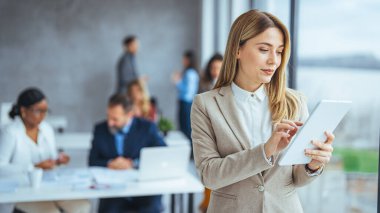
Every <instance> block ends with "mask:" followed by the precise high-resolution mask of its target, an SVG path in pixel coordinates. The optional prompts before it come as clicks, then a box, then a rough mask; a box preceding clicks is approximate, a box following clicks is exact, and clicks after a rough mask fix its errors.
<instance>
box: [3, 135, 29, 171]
mask: <svg viewBox="0 0 380 213" xmlns="http://www.w3.org/2000/svg"><path fill="white" fill-rule="evenodd" d="M16 143H17V139H16V137H15V136H14V134H12V133H11V132H9V131H6V130H1V131H0V177H3V176H9V175H11V174H20V173H22V172H25V171H28V170H29V169H30V168H33V163H32V162H28V163H25V164H21V163H17V164H16V163H13V162H12V158H13V157H14V154H15V151H16ZM20 154H22V153H20Z"/></svg>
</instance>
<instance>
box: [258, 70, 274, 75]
mask: <svg viewBox="0 0 380 213" xmlns="http://www.w3.org/2000/svg"><path fill="white" fill-rule="evenodd" d="M261 71H263V72H264V73H265V74H266V75H272V74H273V72H274V70H271V69H261Z"/></svg>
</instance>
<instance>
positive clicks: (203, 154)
mask: <svg viewBox="0 0 380 213" xmlns="http://www.w3.org/2000/svg"><path fill="white" fill-rule="evenodd" d="M296 94H297V96H298V97H299V102H300V104H301V110H300V113H299V116H298V118H297V120H301V121H304V120H306V118H307V116H308V111H307V106H306V101H304V99H303V98H302V96H301V95H299V94H298V93H297V92H296ZM191 127H192V141H193V148H194V160H195V165H196V167H197V170H198V172H199V174H200V177H201V181H202V183H203V184H204V185H205V187H207V188H210V189H211V190H212V193H211V198H210V204H209V207H208V211H207V212H208V213H213V212H215V213H230V212H231V213H232V212H239V213H240V212H241V213H252V212H255V213H256V212H268V213H279V212H289V213H297V212H303V209H302V206H301V203H300V201H299V198H298V195H297V192H296V187H300V186H303V185H305V184H307V183H309V182H311V181H312V180H313V179H314V178H315V176H314V177H311V176H309V175H308V173H307V172H306V170H305V166H304V165H298V166H285V167H284V166H281V167H280V166H279V165H278V159H279V156H274V159H273V165H271V164H270V162H269V161H268V160H267V159H266V157H265V154H264V151H263V146H264V144H261V145H259V146H256V147H251V145H250V142H249V141H248V136H247V134H246V133H245V132H244V131H243V128H242V127H243V126H242V123H241V122H240V121H239V120H238V111H237V106H236V103H235V100H234V96H233V94H232V90H231V87H230V86H226V87H222V88H220V89H214V90H211V91H209V92H205V93H202V94H199V95H197V96H196V97H195V99H194V102H193V106H192V109H191ZM280 155H281V154H280Z"/></svg>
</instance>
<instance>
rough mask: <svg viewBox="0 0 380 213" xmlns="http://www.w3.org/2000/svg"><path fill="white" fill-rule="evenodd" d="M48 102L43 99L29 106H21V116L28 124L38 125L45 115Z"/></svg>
mask: <svg viewBox="0 0 380 213" xmlns="http://www.w3.org/2000/svg"><path fill="white" fill-rule="evenodd" d="M47 112H48V103H47V101H46V100H45V99H43V100H42V101H40V102H37V103H35V104H33V105H32V106H29V107H21V116H22V119H23V120H24V122H27V123H28V125H30V126H38V125H39V124H40V123H41V122H42V121H43V120H44V118H45V117H46V113H47Z"/></svg>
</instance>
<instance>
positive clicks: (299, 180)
mask: <svg viewBox="0 0 380 213" xmlns="http://www.w3.org/2000/svg"><path fill="white" fill-rule="evenodd" d="M297 95H298V97H299V103H300V112H299V120H300V121H302V122H305V121H306V120H307V118H308V117H309V111H308V109H307V101H306V97H305V96H304V95H302V94H300V93H298V94H297ZM317 177H318V175H313V176H311V175H310V174H308V173H307V171H306V167H305V164H301V165H294V166H293V183H294V185H295V186H296V187H301V186H304V185H306V184H308V183H310V182H312V181H313V180H314V179H315V178H317Z"/></svg>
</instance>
